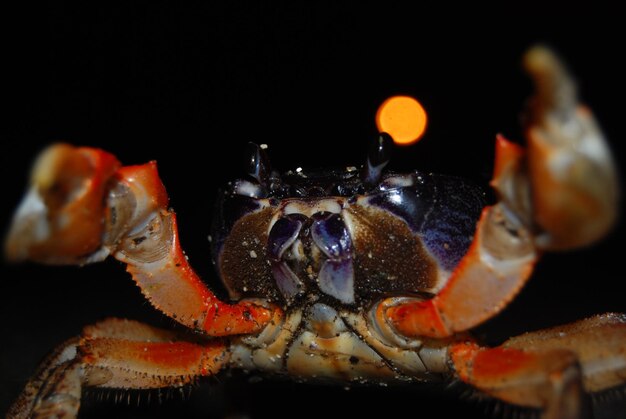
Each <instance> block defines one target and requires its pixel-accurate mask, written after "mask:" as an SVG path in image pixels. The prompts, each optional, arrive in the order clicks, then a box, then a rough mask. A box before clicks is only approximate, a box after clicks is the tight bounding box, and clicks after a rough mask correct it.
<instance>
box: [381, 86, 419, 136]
mask: <svg viewBox="0 0 626 419" xmlns="http://www.w3.org/2000/svg"><path fill="white" fill-rule="evenodd" d="M427 121H428V118H427V117H426V111H425V110H424V107H423V106H422V105H421V104H420V103H419V102H418V101H417V100H415V99H414V98H412V97H410V96H392V97H390V98H389V99H387V100H385V101H384V102H383V103H382V105H380V107H379V108H378V111H377V112H376V126H377V127H378V131H380V132H386V133H387V134H389V135H390V136H391V138H393V142H394V143H396V144H398V145H409V144H413V143H415V142H417V141H418V140H419V139H420V137H421V136H422V135H423V134H424V131H426V122H427Z"/></svg>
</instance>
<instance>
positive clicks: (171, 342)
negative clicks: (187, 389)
mask: <svg viewBox="0 0 626 419" xmlns="http://www.w3.org/2000/svg"><path fill="white" fill-rule="evenodd" d="M182 339H183V337H182V336H177V335H176V334H175V333H173V332H169V331H165V330H161V329H157V328H154V327H151V326H147V325H144V324H141V323H138V322H135V321H130V320H124V319H107V320H104V321H102V322H100V323H97V324H95V325H92V326H87V327H86V328H85V329H84V330H83V335H82V337H78V338H74V339H71V340H69V341H67V342H66V343H65V344H63V345H61V346H60V347H59V348H58V349H57V350H55V351H54V352H53V353H52V354H51V355H50V356H49V357H48V359H46V360H45V361H44V362H43V363H42V365H41V367H40V370H39V371H38V372H37V374H36V375H35V376H34V377H33V378H32V379H31V380H30V381H29V382H28V384H27V385H26V388H25V389H24V391H23V392H22V394H21V395H20V397H19V398H18V399H17V401H16V402H15V403H14V404H13V405H12V406H11V408H10V409H9V412H8V414H7V417H9V418H27V417H35V416H36V417H40V416H41V417H76V415H77V412H78V409H79V407H80V397H81V391H82V388H83V387H98V388H117V389H156V388H163V387H181V386H183V385H186V384H189V383H191V382H193V380H195V379H196V378H198V377H201V376H207V375H213V374H216V373H217V372H218V371H219V370H220V368H221V367H222V366H223V365H224V363H225V362H226V361H227V360H228V353H227V351H226V347H225V344H224V342H223V341H221V340H211V341H198V342H192V341H185V340H182Z"/></svg>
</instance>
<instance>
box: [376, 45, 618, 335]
mask: <svg viewBox="0 0 626 419" xmlns="http://www.w3.org/2000/svg"><path fill="white" fill-rule="evenodd" d="M525 65H526V68H527V70H528V71H529V73H530V74H531V75H532V76H533V78H534V80H535V83H536V86H537V94H536V96H535V97H534V98H533V101H532V102H531V109H530V111H531V112H530V117H529V118H528V121H529V125H528V127H527V142H528V148H527V149H526V150H524V149H523V148H522V147H520V146H517V145H515V144H513V143H510V142H508V141H507V140H505V139H504V138H503V137H501V136H499V137H498V139H497V142H496V164H495V173H494V179H493V181H492V186H493V187H494V188H495V190H496V192H497V194H498V197H499V202H498V203H497V204H495V205H494V206H491V207H487V208H485V209H484V211H483V214H482V216H481V218H480V221H479V223H478V226H477V228H476V233H475V236H474V240H473V242H472V245H471V247H470V249H469V251H468V252H467V254H466V255H465V256H464V258H463V259H462V260H461V262H460V263H459V265H458V266H457V267H456V269H455V270H454V271H453V273H452V275H451V276H450V278H449V280H448V282H447V283H446V285H445V286H444V288H443V289H442V290H441V292H440V293H439V294H438V295H437V296H436V297H435V298H432V299H429V300H419V299H410V300H407V299H387V300H385V301H383V302H381V303H380V304H379V305H378V306H377V308H376V317H377V319H378V322H379V323H381V324H389V326H390V327H391V328H393V329H394V330H396V331H398V332H400V333H401V334H403V335H405V336H430V337H445V336H450V335H452V334H454V333H456V332H460V331H464V330H468V329H470V328H472V327H474V326H476V325H478V324H480V323H481V322H483V321H485V320H486V319H488V318H490V317H492V316H494V315H495V314H496V313H498V312H499V311H500V310H501V309H502V308H504V307H505V306H506V304H507V303H508V302H509V301H510V300H511V299H512V298H513V297H514V296H515V295H516V294H517V292H518V291H519V290H520V288H521V287H522V286H523V285H524V283H525V281H526V279H527V278H528V277H529V275H530V273H531V271H532V269H533V266H534V263H535V262H536V260H537V258H538V255H539V253H540V252H541V251H543V250H554V249H567V248H574V247H579V246H583V245H586V244H589V243H592V242H593V241H595V240H597V239H599V238H600V237H602V236H603V235H605V234H606V232H607V231H608V230H609V229H610V227H611V226H612V225H613V224H614V222H615V219H616V215H617V196H618V186H617V178H616V173H615V169H614V165H613V161H612V158H611V154H610V152H609V150H608V146H607V144H606V142H605V140H604V138H603V136H602V133H601V132H600V130H599V128H598V127H597V125H596V123H595V121H594V119H593V116H592V114H591V112H590V111H589V110H588V109H587V108H585V107H583V106H581V105H580V104H579V103H578V101H577V98H576V92H575V84H574V82H573V81H572V79H571V78H570V76H569V75H568V74H567V73H566V72H565V70H564V68H563V66H562V64H561V63H560V61H558V59H557V58H556V57H555V56H554V55H553V54H552V53H551V52H550V51H549V50H547V49H545V48H542V47H536V48H534V49H532V50H530V51H529V52H528V53H527V55H526V57H525Z"/></svg>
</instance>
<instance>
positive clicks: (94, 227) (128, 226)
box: [5, 144, 271, 336]
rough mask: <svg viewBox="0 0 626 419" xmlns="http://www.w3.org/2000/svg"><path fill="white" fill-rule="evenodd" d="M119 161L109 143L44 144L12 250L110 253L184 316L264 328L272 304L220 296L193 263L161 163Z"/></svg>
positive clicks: (41, 256)
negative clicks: (172, 208)
mask: <svg viewBox="0 0 626 419" xmlns="http://www.w3.org/2000/svg"><path fill="white" fill-rule="evenodd" d="M119 166H120V165H119V162H118V161H117V160H116V159H115V157H113V156H112V155H111V154H109V153H106V152H104V151H102V150H97V149H91V148H84V147H81V148H75V147H72V146H69V145H65V144H58V145H54V146H51V147H50V148H48V149H47V150H45V151H44V152H43V153H42V154H41V156H40V157H39V158H38V161H37V163H36V164H35V167H34V169H33V173H32V179H31V184H32V185H31V189H30V191H29V192H28V194H27V196H26V198H25V199H24V201H23V202H22V204H21V206H20V208H19V209H18V211H17V212H16V215H15V217H14V219H13V224H12V226H11V230H10V232H9V235H8V238H7V241H6V245H5V250H6V254H7V257H8V258H9V259H12V260H23V259H31V260H35V261H39V262H44V263H52V264H85V263H92V262H97V261H100V260H103V259H104V258H106V257H107V256H108V255H109V254H111V255H113V256H114V257H115V258H117V259H119V260H121V261H122V262H125V263H127V265H128V271H129V272H130V273H131V274H132V276H133V279H134V280H135V281H136V283H137V285H138V286H139V287H140V288H141V290H142V292H143V294H144V295H145V296H146V297H147V298H148V300H149V301H150V303H151V304H152V305H154V306H155V307H156V308H157V309H159V310H161V311H163V312H164V313H165V314H166V315H168V316H170V317H172V318H173V319H175V320H176V321H178V322H179V323H181V324H183V325H185V326H187V327H190V328H193V329H196V330H199V331H202V332H204V333H207V334H209V335H213V336H225V335H232V334H240V333H252V332H255V331H258V330H260V329H261V328H262V327H263V326H264V325H265V324H266V323H267V322H268V321H269V320H270V317H271V313H270V310H268V309H266V308H264V307H260V306H258V305H255V304H252V303H250V302H246V301H242V302H240V303H238V304H226V303H224V302H222V301H220V300H219V299H218V298H217V297H216V296H215V294H214V293H213V292H212V291H211V290H210V289H208V288H207V287H206V286H205V285H204V283H203V282H202V281H201V280H200V278H199V277H198V276H197V275H196V273H195V272H194V271H193V269H192V268H191V266H190V265H189V263H188V261H187V258H186V257H185V255H184V254H183V252H182V249H181V247H180V243H179V240H178V229H177V225H176V216H175V214H174V213H173V212H172V211H169V210H168V208H167V206H168V197H167V193H166V192H165V188H164V187H163V184H162V183H161V180H160V178H159V176H158V174H157V170H156V163H154V162H151V163H147V164H144V165H140V166H127V167H122V168H120V167H119Z"/></svg>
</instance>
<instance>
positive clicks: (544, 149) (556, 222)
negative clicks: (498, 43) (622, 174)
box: [492, 46, 619, 250]
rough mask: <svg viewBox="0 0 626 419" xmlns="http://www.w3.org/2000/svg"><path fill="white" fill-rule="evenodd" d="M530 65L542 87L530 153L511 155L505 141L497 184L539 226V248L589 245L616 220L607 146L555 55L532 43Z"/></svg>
mask: <svg viewBox="0 0 626 419" xmlns="http://www.w3.org/2000/svg"><path fill="white" fill-rule="evenodd" d="M524 66H525V68H526V71H527V72H528V73H529V74H530V75H531V77H532V78H533V80H534V82H535V86H536V94H535V96H534V97H533V99H532V101H531V102H530V109H529V111H530V112H529V115H528V121H527V122H528V125H527V127H526V137H527V142H528V148H527V151H526V155H525V156H522V155H521V153H513V154H511V153H510V152H507V151H506V150H507V149H510V148H511V147H509V144H507V143H506V141H499V144H498V155H497V163H496V176H495V177H494V180H493V183H492V184H493V186H494V187H495V188H496V190H497V191H498V193H499V194H500V200H501V201H503V202H506V203H507V204H509V205H508V206H509V209H512V210H514V212H516V213H517V215H518V217H519V218H520V219H521V221H522V222H523V223H524V224H525V225H526V227H528V228H530V229H532V230H534V232H535V244H536V246H537V247H539V248H541V249H544V250H558V249H568V248H575V247H580V246H584V245H587V244H591V243H593V242H594V241H596V240H598V239H600V238H601V237H603V236H604V235H605V234H606V233H607V232H608V231H609V230H610V228H611V227H612V226H613V224H614V223H615V220H616V218H617V212H618V210H617V208H618V205H617V201H618V195H619V191H618V189H619V188H618V182H617V175H616V170H615V165H614V163H613V159H612V157H611V153H610V150H609V147H608V145H607V143H606V141H605V139H604V136H603V134H602V132H601V131H600V129H599V127H598V125H597V124H596V122H595V120H594V117H593V115H592V113H591V111H590V110H589V109H588V108H586V107H584V106H581V105H580V104H579V102H578V98H577V94H576V84H575V82H574V80H572V78H571V77H570V75H569V74H568V73H567V71H566V69H565V67H564V65H563V64H562V63H561V61H560V60H559V59H558V57H557V56H556V55H555V54H554V53H553V52H551V51H550V50H549V49H547V48H545V47H541V46H538V47H535V48H532V49H531V50H529V51H528V52H527V53H526V56H525V58H524ZM524 159H525V161H524ZM513 160H515V161H513ZM506 167H508V168H511V169H512V170H504V169H503V168H506ZM526 170H527V172H526V173H524V172H525V171H526ZM520 173H523V176H522V177H520V176H519V174H520ZM512 185H514V187H511V186H512ZM520 191H525V196H524V194H520Z"/></svg>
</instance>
